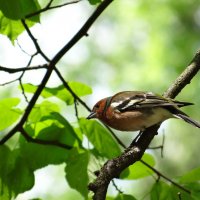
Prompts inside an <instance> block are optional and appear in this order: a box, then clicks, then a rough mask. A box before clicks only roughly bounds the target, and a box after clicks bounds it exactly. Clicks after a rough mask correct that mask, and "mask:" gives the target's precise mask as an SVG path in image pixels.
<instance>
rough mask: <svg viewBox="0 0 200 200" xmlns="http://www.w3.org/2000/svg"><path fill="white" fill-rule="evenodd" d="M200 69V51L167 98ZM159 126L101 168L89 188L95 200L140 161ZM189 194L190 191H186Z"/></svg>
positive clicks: (100, 198)
mask: <svg viewBox="0 0 200 200" xmlns="http://www.w3.org/2000/svg"><path fill="white" fill-rule="evenodd" d="M199 69H200V52H199V51H198V52H197V54H196V55H195V57H194V58H193V60H192V62H191V64H190V65H189V66H188V67H187V68H186V69H185V70H184V72H183V73H182V74H181V75H180V76H179V77H178V78H177V79H176V81H175V83H174V84H172V86H171V87H170V88H169V89H168V90H167V92H166V93H165V97H169V98H174V97H176V96H177V95H178V93H179V92H180V91H181V90H182V89H183V88H184V87H185V86H186V85H187V84H188V83H190V81H191V80H192V78H193V77H194V76H195V75H196V73H197V72H198V70H199ZM158 128H159V126H158V125H155V126H152V127H150V128H148V129H146V130H145V131H144V132H142V134H141V136H140V137H139V139H138V140H137V141H136V142H133V143H132V144H131V145H130V146H129V147H128V148H127V149H126V150H125V152H124V153H122V155H120V156H119V157H117V158H114V159H112V160H109V161H108V162H107V163H105V164H104V166H103V167H102V168H101V170H100V172H99V175H98V177H97V178H96V180H95V181H94V182H93V183H90V184H89V186H88V188H89V190H91V191H93V192H94V197H93V199H95V200H104V199H105V197H106V192H107V188H108V185H109V183H110V181H111V180H112V179H113V178H116V177H119V175H120V173H121V172H122V171H123V170H124V169H125V168H127V167H128V166H130V165H132V164H134V163H135V162H136V161H138V160H140V158H141V157H142V155H143V154H144V152H145V150H146V149H147V148H148V146H149V144H150V143H151V141H152V139H153V138H154V136H155V135H156V134H157V131H158ZM185 191H186V192H187V191H188V192H189V190H187V189H185Z"/></svg>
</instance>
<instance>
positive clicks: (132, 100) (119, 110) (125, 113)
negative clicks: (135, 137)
mask: <svg viewBox="0 0 200 200" xmlns="http://www.w3.org/2000/svg"><path fill="white" fill-rule="evenodd" d="M189 105H193V103H189V102H182V101H177V100H174V99H170V98H165V97H163V96H161V95H156V94H154V93H152V92H143V91H123V92H119V93H117V94H115V95H113V96H110V97H106V98H103V99H101V100H100V101H98V102H97V103H96V104H95V105H94V107H93V109H92V111H91V112H90V114H89V116H88V117H87V119H93V118H97V119H99V120H100V121H101V122H103V123H104V124H106V125H108V126H109V127H111V128H114V129H116V130H120V131H144V130H145V129H147V128H148V127H151V126H153V125H156V124H161V123H162V122H163V121H165V120H167V119H169V118H179V119H182V120H184V121H185V122H187V123H189V124H191V125H193V126H195V127H197V128H200V123H199V122H197V121H195V120H193V119H191V118H190V117H189V116H188V115H187V114H186V113H184V112H183V111H181V110H180V109H179V108H181V107H184V106H189Z"/></svg>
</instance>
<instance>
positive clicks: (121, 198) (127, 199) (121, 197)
mask: <svg viewBox="0 0 200 200" xmlns="http://www.w3.org/2000/svg"><path fill="white" fill-rule="evenodd" d="M106 200H136V198H135V197H133V196H132V195H129V194H123V193H120V194H118V195H117V196H116V197H106Z"/></svg>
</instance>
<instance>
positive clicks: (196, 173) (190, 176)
mask: <svg viewBox="0 0 200 200" xmlns="http://www.w3.org/2000/svg"><path fill="white" fill-rule="evenodd" d="M199 180H200V167H198V168H195V169H193V170H191V171H189V172H187V173H186V174H184V175H183V176H181V177H180V178H179V182H180V183H191V182H196V181H199Z"/></svg>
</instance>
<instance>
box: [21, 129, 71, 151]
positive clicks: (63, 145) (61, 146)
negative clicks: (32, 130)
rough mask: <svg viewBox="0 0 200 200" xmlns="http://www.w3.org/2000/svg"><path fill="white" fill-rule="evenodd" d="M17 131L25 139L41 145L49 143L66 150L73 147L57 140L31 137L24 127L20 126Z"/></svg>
mask: <svg viewBox="0 0 200 200" xmlns="http://www.w3.org/2000/svg"><path fill="white" fill-rule="evenodd" d="M19 131H20V132H21V134H22V135H23V136H24V138H25V139H26V141H27V142H32V143H36V144H42V145H51V146H56V147H60V148H63V149H67V150H70V149H72V148H73V147H72V146H69V145H67V144H62V143H60V142H58V141H47V140H41V139H38V138H32V137H31V136H30V135H29V134H28V133H27V132H26V131H25V130H24V128H20V129H19Z"/></svg>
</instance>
